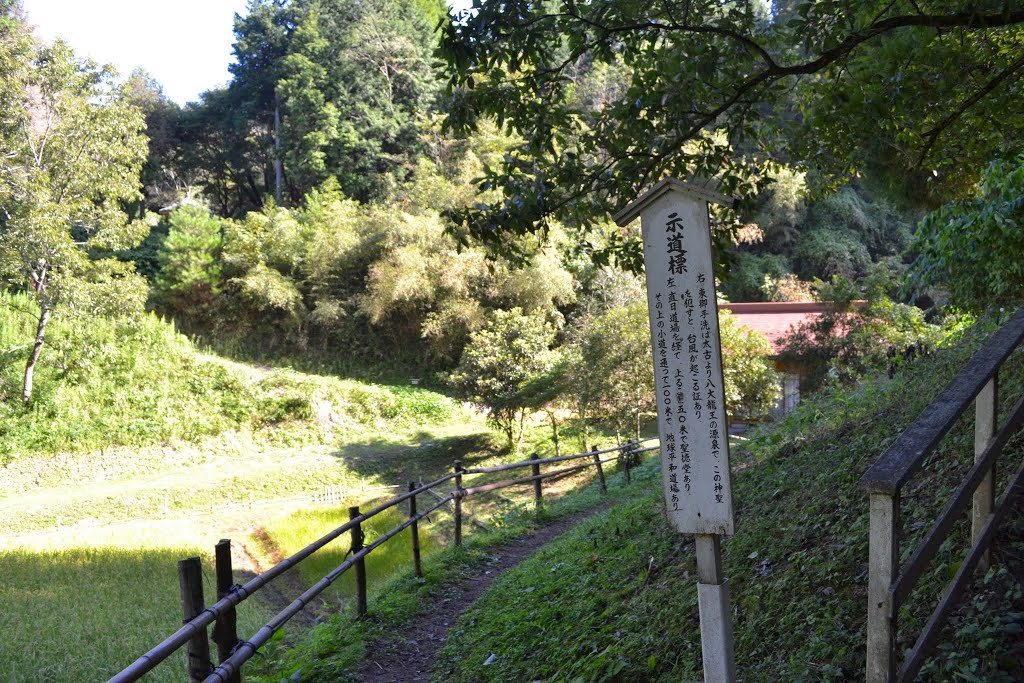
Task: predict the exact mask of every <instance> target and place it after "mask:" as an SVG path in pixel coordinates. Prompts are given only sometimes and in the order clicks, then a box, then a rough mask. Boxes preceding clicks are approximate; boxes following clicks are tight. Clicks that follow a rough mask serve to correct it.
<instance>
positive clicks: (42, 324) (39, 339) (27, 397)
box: [21, 305, 51, 404]
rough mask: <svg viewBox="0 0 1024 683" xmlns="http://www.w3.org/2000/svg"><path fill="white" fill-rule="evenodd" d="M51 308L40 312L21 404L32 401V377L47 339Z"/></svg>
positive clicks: (46, 307)
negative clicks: (47, 324) (47, 325)
mask: <svg viewBox="0 0 1024 683" xmlns="http://www.w3.org/2000/svg"><path fill="white" fill-rule="evenodd" d="M50 310H51V309H50V307H49V306H47V305H43V307H42V308H41V309H40V311H39V322H38V324H37V325H36V343H35V344H33V346H32V353H30V354H29V355H28V362H27V363H25V381H24V383H23V384H22V389H21V402H22V403H26V404H27V403H28V402H29V401H31V400H32V376H33V375H34V374H35V370H36V362H37V361H38V360H39V354H40V353H42V351H43V340H44V339H45V338H46V323H48V322H50Z"/></svg>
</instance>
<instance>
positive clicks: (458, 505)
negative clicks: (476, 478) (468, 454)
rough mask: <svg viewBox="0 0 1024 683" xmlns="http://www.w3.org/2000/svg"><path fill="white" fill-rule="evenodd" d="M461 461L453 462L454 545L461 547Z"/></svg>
mask: <svg viewBox="0 0 1024 683" xmlns="http://www.w3.org/2000/svg"><path fill="white" fill-rule="evenodd" d="M462 470H463V467H462V461H461V460H456V461H455V545H457V546H459V545H462Z"/></svg>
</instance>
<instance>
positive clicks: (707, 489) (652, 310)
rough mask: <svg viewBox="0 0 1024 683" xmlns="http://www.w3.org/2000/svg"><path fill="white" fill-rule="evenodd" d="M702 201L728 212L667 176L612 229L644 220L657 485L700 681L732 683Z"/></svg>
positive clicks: (724, 435)
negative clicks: (684, 564)
mask: <svg viewBox="0 0 1024 683" xmlns="http://www.w3.org/2000/svg"><path fill="white" fill-rule="evenodd" d="M708 202H716V203H721V204H729V205H731V204H733V201H732V200H730V199H728V198H726V197H723V196H721V195H719V194H716V193H715V192H712V191H709V190H707V189H706V188H702V187H697V186H693V185H687V184H685V183H682V182H680V181H678V180H675V179H674V178H666V179H665V180H662V181H661V182H659V183H658V184H657V185H655V186H654V187H653V188H651V189H650V190H649V191H648V192H647V193H645V194H644V195H643V196H641V197H640V198H639V199H637V200H636V201H634V202H633V203H632V204H630V205H629V206H627V207H626V208H625V209H623V210H622V211H621V212H619V213H618V214H617V215H616V216H615V222H616V223H618V224H619V225H622V226H624V225H626V224H628V223H630V222H632V221H633V220H634V219H635V218H637V217H639V218H640V219H641V229H642V232H643V242H644V268H645V271H646V275H647V303H648V312H649V316H650V323H651V350H652V352H653V358H654V381H655V396H656V398H657V409H658V435H659V436H660V438H661V466H662V487H663V490H664V494H665V506H666V511H667V516H668V520H669V523H670V524H671V525H672V527H673V528H674V529H675V530H676V531H679V532H680V533H686V534H693V535H694V538H695V542H696V553H697V578H698V583H697V598H698V605H699V608H700V628H701V649H702V651H703V661H704V680H705V682H706V683H734V682H735V680H736V667H735V664H734V661H733V638H732V621H731V617H730V610H729V585H728V583H727V582H726V580H725V576H724V574H723V572H722V545H721V538H722V536H723V535H728V534H732V533H733V532H734V528H735V522H734V519H733V507H732V477H731V472H730V469H729V436H728V427H727V423H726V406H725V388H724V377H723V374H722V348H721V340H720V336H719V330H718V299H717V295H716V292H715V277H714V268H713V259H712V255H711V229H710V220H709V217H708Z"/></svg>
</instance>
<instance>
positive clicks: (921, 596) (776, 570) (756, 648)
mask: <svg viewBox="0 0 1024 683" xmlns="http://www.w3.org/2000/svg"><path fill="white" fill-rule="evenodd" d="M978 341H979V340H978V339H968V340H965V341H964V342H963V343H961V344H960V345H959V346H958V347H956V348H951V349H947V350H944V351H941V352H938V353H936V354H934V355H933V356H931V357H929V358H926V359H924V360H922V361H920V362H918V363H917V364H915V365H914V366H913V367H910V368H907V369H905V370H904V371H903V372H901V373H900V374H898V375H897V376H896V377H894V378H892V379H890V378H885V377H882V378H876V379H874V380H870V381H867V382H865V383H863V384H861V385H860V386H858V387H856V388H853V389H842V388H837V389H834V390H832V391H830V392H826V393H825V394H824V395H822V396H821V397H820V398H818V399H816V400H812V401H808V402H806V403H805V404H804V405H802V406H801V407H800V408H799V409H798V410H797V412H795V413H794V414H792V415H791V416H789V417H788V418H787V419H786V420H785V421H784V422H783V423H782V424H781V425H779V426H777V427H776V428H773V429H771V430H766V431H763V432H762V433H761V434H760V435H758V436H756V437H755V439H754V440H753V441H752V442H751V444H750V448H749V451H748V453H746V454H743V453H737V454H736V457H735V463H736V464H738V465H739V468H738V469H739V470H740V471H739V472H738V473H737V475H736V477H735V484H734V496H735V505H736V516H737V533H736V535H735V536H734V537H732V538H731V539H728V540H727V541H726V542H725V543H724V544H723V552H724V563H725V568H726V573H727V576H728V579H729V583H730V592H731V595H732V605H733V626H734V632H735V650H736V659H737V669H738V671H739V677H740V680H742V681H747V682H753V681H766V682H767V681H780V680H785V681H815V682H818V681H850V680H858V679H861V680H862V679H863V675H864V642H865V623H866V612H865V610H866V590H867V571H866V568H867V557H868V554H867V537H868V524H867V522H868V513H867V495H866V493H865V492H864V491H863V490H862V489H861V488H860V487H859V486H858V479H859V478H860V476H861V474H862V473H863V472H864V471H865V469H866V468H867V467H868V466H869V465H870V464H871V463H872V462H874V461H875V460H876V459H877V458H878V457H879V456H880V455H881V453H882V452H884V450H885V449H886V447H887V446H888V445H889V444H891V443H892V441H893V440H894V439H895V438H896V437H897V436H898V435H899V434H900V433H901V431H902V430H903V429H904V428H905V427H906V426H907V425H908V424H909V423H910V421H912V420H913V418H914V417H916V416H917V414H918V413H919V412H920V411H921V410H922V409H923V408H924V407H925V406H926V405H927V404H928V402H929V401H931V400H932V399H933V398H934V396H935V395H936V394H937V393H938V392H939V390H941V388H942V387H943V386H944V385H945V384H946V383H947V382H948V381H949V379H950V378H951V377H952V376H953V374H954V373H955V371H956V370H958V369H959V368H960V367H961V366H962V365H963V363H964V362H965V361H966V360H967V358H969V357H970V355H971V352H972V351H973V350H975V349H976V348H977V346H978ZM1019 356H1020V354H1017V357H1016V358H1012V359H1011V362H1010V365H1009V366H1008V369H1007V371H1006V372H1005V373H1004V375H1005V379H1004V382H1003V391H1004V393H1005V394H1006V395H1008V396H1017V395H1020V393H1021V390H1022V386H1021V382H1020V379H1019V378H1020V376H1021V375H1022V363H1021V360H1022V359H1021V358H1020V357H1019ZM972 426H973V418H970V417H968V418H965V419H963V420H961V424H960V425H959V426H958V428H957V429H955V430H954V433H953V434H952V435H951V436H950V437H947V439H946V441H945V442H944V445H943V447H942V448H941V449H940V452H939V453H937V454H936V455H935V456H934V457H933V458H932V459H931V461H930V462H929V463H928V464H927V465H926V467H925V470H924V471H923V472H922V473H921V474H920V475H918V476H917V477H916V478H915V479H914V480H913V482H912V483H911V484H910V485H909V486H908V487H907V488H906V489H905V492H904V501H903V514H904V524H905V528H906V540H905V542H904V545H903V548H904V551H903V558H902V559H903V560H904V561H905V560H906V559H907V557H908V556H909V553H910V552H911V551H912V549H913V548H914V547H915V546H916V544H917V542H919V541H920V539H921V537H922V536H923V534H924V533H926V532H927V530H928V529H929V528H930V526H931V521H932V520H934V519H935V517H936V515H937V513H938V512H939V510H940V509H941V506H942V505H943V504H944V502H945V500H947V499H948V495H949V494H950V492H951V491H952V489H953V487H954V486H955V485H956V483H958V481H959V479H960V477H962V474H963V472H965V471H966V467H967V466H968V465H969V463H970V462H971V460H972V457H973V456H972V438H973V429H972ZM1022 451H1024V448H1022V445H1021V443H1020V440H1018V441H1017V443H1015V444H1011V449H1010V452H1009V453H1008V456H1007V458H1006V461H1008V462H1011V463H1019V461H1020V457H1021V453H1022ZM1014 467H1015V466H1014ZM1005 469H1009V467H1007V468H1004V470H1005ZM662 509H663V507H662V503H661V499H660V493H659V492H658V491H657V490H656V487H652V490H651V493H650V495H649V496H648V497H647V498H646V499H644V500H640V501H637V502H634V503H630V504H628V505H624V506H620V507H619V508H617V509H615V510H613V511H611V512H610V513H609V514H608V515H605V516H602V517H600V518H596V519H594V520H591V521H588V522H586V523H584V524H582V525H580V526H579V527H578V528H576V529H574V530H573V531H572V532H571V533H570V534H567V535H566V536H564V537H562V538H560V539H559V540H558V541H556V542H555V543H553V544H551V545H550V546H548V547H546V548H544V549H543V550H542V551H541V552H539V553H537V554H536V555H534V556H533V557H531V558H530V559H528V560H527V561H526V562H524V563H522V564H521V565H519V566H518V567H516V568H515V569H514V570H512V571H511V572H509V573H507V574H506V575H504V576H503V577H501V578H500V579H499V580H498V581H496V582H495V584H494V585H493V586H492V587H491V589H490V591H489V592H488V593H487V594H486V595H485V596H484V598H483V599H482V600H480V601H478V602H477V603H476V604H475V605H474V606H473V607H472V608H471V609H470V610H469V611H468V612H467V613H466V614H465V615H463V617H462V618H461V619H460V620H459V622H458V624H457V626H456V627H455V629H454V630H453V632H452V633H451V635H450V637H449V639H448V641H447V643H448V644H447V645H446V647H445V648H444V649H443V650H442V652H441V661H440V663H439V666H438V669H437V670H436V680H444V681H510V680H550V681H650V680H664V681H670V680H671V681H678V680H697V679H699V678H700V677H701V663H700V662H701V649H700V635H699V627H698V624H699V618H698V613H697V606H696V588H695V583H696V574H695V566H694V558H693V551H692V541H691V540H690V538H688V537H686V536H680V535H676V534H674V533H672V532H670V531H669V530H668V528H667V524H666V522H665V521H664V519H663V513H662ZM964 517H965V519H964V523H961V524H960V525H959V526H958V528H957V529H956V532H955V533H954V535H953V537H952V538H951V539H950V540H949V541H948V542H947V543H946V545H945V546H944V547H943V549H942V551H941V552H940V554H939V556H938V557H937V559H936V560H935V562H934V563H933V565H932V569H931V570H930V571H929V572H928V573H927V574H926V575H925V577H924V578H923V579H922V581H921V583H920V584H919V585H920V587H919V588H918V590H916V591H915V592H914V594H913V596H912V598H911V600H910V601H909V604H908V605H907V606H906V608H905V609H903V610H902V611H901V614H900V622H899V623H900V641H899V645H900V647H901V649H902V648H908V647H910V646H911V645H912V644H913V639H914V638H916V635H917V633H918V632H919V631H920V629H921V628H922V627H923V625H924V622H925V620H926V619H927V617H928V616H929V615H930V613H931V611H932V609H933V608H934V606H935V604H936V602H937V600H938V597H939V595H940V592H941V590H942V589H943V588H944V586H945V583H946V582H947V581H948V580H949V578H951V576H952V574H953V573H954V572H955V571H956V569H957V568H958V567H959V561H960V558H962V557H963V555H964V553H965V551H966V548H967V545H968V541H967V534H968V533H969V530H968V529H967V524H966V515H965V516H964ZM1016 538H1017V542H1016V545H1012V544H1011V543H1005V544H1004V545H1003V546H1002V547H1003V548H1004V551H1005V552H1014V551H1013V550H1011V549H1012V548H1016V552H1019V548H1020V543H1019V539H1020V538H1021V536H1020V535H1018V536H1017V537H1016ZM1018 564H1019V563H1018ZM1021 577H1022V573H1020V572H1019V571H1018V572H1017V573H1016V574H1014V573H1013V572H1010V571H1006V570H1005V569H1002V570H1001V569H1000V567H999V565H997V567H996V568H995V569H993V571H992V572H990V573H989V574H988V575H987V576H985V577H982V578H980V579H979V580H978V581H977V582H976V584H977V585H976V586H975V590H976V591H977V597H975V598H973V599H972V600H970V601H968V604H967V606H966V607H965V608H962V609H961V610H960V611H959V612H958V614H957V615H956V617H955V618H954V619H953V620H952V622H951V626H950V627H949V628H948V629H947V633H946V635H945V643H944V645H943V646H942V648H940V649H939V651H938V653H937V654H936V656H935V657H934V658H933V660H932V661H931V662H930V663H929V665H928V668H927V669H926V671H925V673H924V680H935V681H948V680H969V681H992V682H995V681H1012V680H1019V678H1016V677H1017V676H1019V675H1020V674H1021V671H1020V669H1019V666H1020V665H1019V661H1020V657H1021V655H1022V654H1024V652H1022V647H1021V640H1020V635H1019V634H1020V628H1021V624H1022V623H1024V615H1022V614H1021V612H1022V608H1024V600H1022V599H1021V596H1022V583H1021ZM983 606H984V607H983ZM989 608H992V609H989Z"/></svg>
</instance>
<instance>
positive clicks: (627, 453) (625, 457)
mask: <svg viewBox="0 0 1024 683" xmlns="http://www.w3.org/2000/svg"><path fill="white" fill-rule="evenodd" d="M619 457H620V458H622V477H623V479H625V480H626V483H627V484H628V483H630V481H632V480H631V479H630V473H629V468H630V465H631V464H632V460H633V444H632V443H627V444H626V445H624V446H623V447H622V449H621V450H620V451H619Z"/></svg>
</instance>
